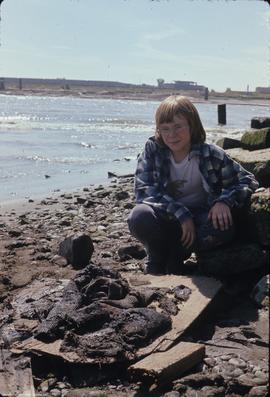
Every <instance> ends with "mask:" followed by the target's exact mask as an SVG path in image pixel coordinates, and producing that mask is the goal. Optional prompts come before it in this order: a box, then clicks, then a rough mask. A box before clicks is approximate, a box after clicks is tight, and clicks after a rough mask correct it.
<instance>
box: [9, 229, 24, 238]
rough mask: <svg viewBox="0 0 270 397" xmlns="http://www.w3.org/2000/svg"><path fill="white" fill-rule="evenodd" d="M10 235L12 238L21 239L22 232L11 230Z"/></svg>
mask: <svg viewBox="0 0 270 397" xmlns="http://www.w3.org/2000/svg"><path fill="white" fill-rule="evenodd" d="M8 234H9V235H10V237H19V236H21V234H22V232H21V231H20V230H15V229H12V230H9V232H8Z"/></svg>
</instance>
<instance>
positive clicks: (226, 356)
mask: <svg viewBox="0 0 270 397" xmlns="http://www.w3.org/2000/svg"><path fill="white" fill-rule="evenodd" d="M230 358H231V356H229V355H227V354H225V355H223V356H220V359H221V360H222V361H229V360H230Z"/></svg>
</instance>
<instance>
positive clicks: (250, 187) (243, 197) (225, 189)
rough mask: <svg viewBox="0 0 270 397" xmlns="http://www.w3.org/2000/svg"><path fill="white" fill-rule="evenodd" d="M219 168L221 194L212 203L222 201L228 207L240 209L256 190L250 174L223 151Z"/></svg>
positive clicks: (256, 185)
mask: <svg viewBox="0 0 270 397" xmlns="http://www.w3.org/2000/svg"><path fill="white" fill-rule="evenodd" d="M222 152H223V159H222V162H221V168H220V173H219V175H220V178H221V186H222V190H221V194H220V195H219V197H218V198H217V199H216V200H215V201H214V202H217V201H223V202H224V203H226V204H227V205H228V206H229V207H231V208H232V207H236V208H237V207H241V206H243V205H244V203H245V202H246V201H247V200H248V199H249V198H250V196H251V194H252V193H253V192H255V190H256V189H257V188H258V186H259V183H258V182H257V181H256V179H255V177H254V175H253V174H252V173H251V172H248V171H247V170H245V169H244V168H243V167H242V166H241V165H240V164H239V163H238V162H236V161H235V160H233V159H232V158H231V157H230V156H229V155H228V154H227V153H226V152H225V151H222Z"/></svg>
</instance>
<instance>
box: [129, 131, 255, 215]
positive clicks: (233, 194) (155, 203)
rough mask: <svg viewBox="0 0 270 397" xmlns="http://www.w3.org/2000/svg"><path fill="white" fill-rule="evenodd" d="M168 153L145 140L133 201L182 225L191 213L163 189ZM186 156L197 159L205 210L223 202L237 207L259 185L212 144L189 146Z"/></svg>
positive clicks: (139, 161)
mask: <svg viewBox="0 0 270 397" xmlns="http://www.w3.org/2000/svg"><path fill="white" fill-rule="evenodd" d="M169 154H170V150H169V149H168V148H167V147H164V146H161V145H159V144H158V143H157V142H156V140H155V138H154V137H151V138H149V139H148V141H147V142H146V145H145V149H144V151H143V153H142V154H141V155H140V156H139V158H138V165H137V169H136V173H135V196H136V202H137V203H144V204H148V205H150V206H152V207H154V208H156V209H159V210H160V211H161V212H162V213H163V214H167V215H168V216H169V217H172V218H176V219H178V220H179V221H180V222H183V221H184V220H185V219H187V218H189V217H192V214H191V212H190V211H189V209H188V208H187V207H185V206H184V205H183V204H181V202H179V201H176V200H175V199H174V198H173V197H171V196H170V195H169V193H168V191H167V189H166V188H167V185H168V183H169V178H170V158H169ZM190 156H191V157H192V156H199V169H200V172H201V174H202V177H203V182H204V183H203V185H204V188H205V189H206V190H207V191H208V204H209V207H211V206H212V205H213V204H214V203H216V202H217V201H222V202H224V203H226V204H227V205H228V206H229V207H230V208H233V207H241V206H242V205H243V204H244V203H245V202H246V200H247V199H248V198H249V197H250V196H251V194H252V193H253V192H254V191H255V190H256V189H257V188H258V186H259V184H258V182H257V181H256V179H255V177H254V175H253V174H251V173H250V172H248V171H246V170H245V169H244V168H243V167H242V166H241V165H240V164H238V163H237V162H236V161H234V160H233V159H232V158H230V157H229V156H228V155H227V154H226V152H225V151H224V150H223V149H221V148H220V147H218V146H216V145H212V144H207V143H204V144H196V145H193V146H192V147H191V151H190Z"/></svg>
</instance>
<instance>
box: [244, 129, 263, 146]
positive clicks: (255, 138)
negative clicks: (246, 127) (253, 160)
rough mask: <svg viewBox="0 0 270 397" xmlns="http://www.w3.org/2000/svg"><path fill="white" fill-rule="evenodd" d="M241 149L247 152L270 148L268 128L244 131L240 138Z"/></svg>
mask: <svg viewBox="0 0 270 397" xmlns="http://www.w3.org/2000/svg"><path fill="white" fill-rule="evenodd" d="M241 147H242V148H243V149H247V150H259V149H266V148H270V128H262V129H260V130H255V131H246V132H245V133H244V134H243V136H242V138H241Z"/></svg>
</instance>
